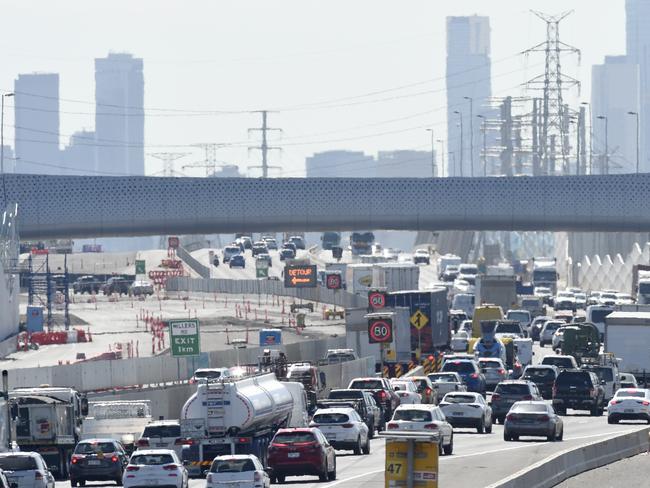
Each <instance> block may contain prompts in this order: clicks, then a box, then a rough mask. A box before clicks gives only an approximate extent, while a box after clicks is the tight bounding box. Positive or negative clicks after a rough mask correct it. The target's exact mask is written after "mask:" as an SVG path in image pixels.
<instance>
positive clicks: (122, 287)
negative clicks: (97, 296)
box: [102, 276, 131, 295]
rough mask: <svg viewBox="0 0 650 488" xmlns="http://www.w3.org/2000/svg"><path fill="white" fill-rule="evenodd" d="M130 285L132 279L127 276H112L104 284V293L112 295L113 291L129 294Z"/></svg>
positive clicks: (119, 293)
mask: <svg viewBox="0 0 650 488" xmlns="http://www.w3.org/2000/svg"><path fill="white" fill-rule="evenodd" d="M130 286H131V280H130V279H128V278H126V277H125V276H111V277H110V278H109V279H108V280H107V281H106V283H104V284H103V285H102V293H103V294H104V295H112V294H113V293H117V294H118V295H128V294H129V287H130Z"/></svg>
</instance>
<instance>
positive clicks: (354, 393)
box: [329, 390, 363, 400]
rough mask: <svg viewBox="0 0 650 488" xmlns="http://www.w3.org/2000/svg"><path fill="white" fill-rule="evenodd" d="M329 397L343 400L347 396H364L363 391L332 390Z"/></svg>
mask: <svg viewBox="0 0 650 488" xmlns="http://www.w3.org/2000/svg"><path fill="white" fill-rule="evenodd" d="M329 398H330V399H331V400H343V399H346V398H363V392H362V391H360V390H357V391H349V390H348V391H340V390H339V391H336V390H335V391H330V394H329Z"/></svg>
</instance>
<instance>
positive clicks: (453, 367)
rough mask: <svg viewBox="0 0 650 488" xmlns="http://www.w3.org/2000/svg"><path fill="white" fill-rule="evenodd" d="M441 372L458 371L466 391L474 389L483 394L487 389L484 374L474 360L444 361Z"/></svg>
mask: <svg viewBox="0 0 650 488" xmlns="http://www.w3.org/2000/svg"><path fill="white" fill-rule="evenodd" d="M442 372H445V373H447V372H453V373H458V374H459V375H460V376H461V378H463V382H464V383H465V384H466V385H467V390H468V391H474V392H476V393H480V394H482V395H483V396H485V392H486V389H487V385H486V383H485V375H484V374H483V373H482V372H481V369H480V368H479V366H478V363H477V362H476V361H474V360H470V359H458V360H453V361H445V362H444V363H443V365H442Z"/></svg>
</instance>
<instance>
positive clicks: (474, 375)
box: [469, 373, 478, 379]
mask: <svg viewBox="0 0 650 488" xmlns="http://www.w3.org/2000/svg"><path fill="white" fill-rule="evenodd" d="M469 377H470V378H472V379H476V378H478V373H472V374H471V375H469Z"/></svg>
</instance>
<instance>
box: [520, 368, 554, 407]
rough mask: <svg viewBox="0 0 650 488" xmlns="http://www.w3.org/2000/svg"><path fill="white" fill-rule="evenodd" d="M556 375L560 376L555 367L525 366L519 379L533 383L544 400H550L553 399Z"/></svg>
mask: <svg viewBox="0 0 650 488" xmlns="http://www.w3.org/2000/svg"><path fill="white" fill-rule="evenodd" d="M558 374H560V369H559V368H558V367H557V366H553V365H551V364H536V365H534V366H526V369H525V370H524V374H523V375H522V377H521V379H522V380H528V381H532V382H533V383H535V384H536V385H537V389H538V390H539V392H540V393H541V394H542V397H543V398H544V400H550V399H551V398H553V385H554V384H555V379H556V378H557V375H558Z"/></svg>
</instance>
